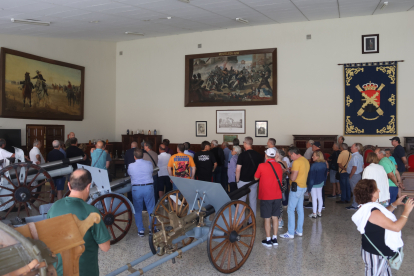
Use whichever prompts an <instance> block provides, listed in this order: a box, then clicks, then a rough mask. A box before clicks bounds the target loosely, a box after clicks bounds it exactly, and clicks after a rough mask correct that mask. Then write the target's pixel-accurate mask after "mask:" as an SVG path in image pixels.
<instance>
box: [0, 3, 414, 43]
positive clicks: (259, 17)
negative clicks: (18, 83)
mask: <svg viewBox="0 0 414 276" xmlns="http://www.w3.org/2000/svg"><path fill="white" fill-rule="evenodd" d="M385 1H387V0H385ZM388 2H389V4H388V5H387V6H384V7H383V8H382V9H381V7H382V6H383V3H384V0H190V3H183V2H181V1H179V0H0V34H13V35H30V36H42V37H60V38H69V39H90V40H102V41H126V40H132V39H142V38H147V37H157V36H167V35H176V34H184V33H192V32H202V31H212V30H219V29H228V28H242V27H246V26H257V25H265V24H280V23H288V22H300V21H313V20H323V19H331V18H342V17H352V16H366V15H377V14H384V13H394V12H405V11H414V0H388ZM167 17H171V19H167ZM236 17H241V18H243V19H246V20H248V21H249V23H248V24H244V23H240V22H237V21H236V20H235V18H236ZM11 18H16V19H35V20H40V21H48V22H51V24H50V26H35V25H29V24H21V23H12V22H11V20H10V19H11ZM127 31H129V32H139V33H144V34H145V36H135V35H126V34H125V32H127Z"/></svg>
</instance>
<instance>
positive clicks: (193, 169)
mask: <svg viewBox="0 0 414 276" xmlns="http://www.w3.org/2000/svg"><path fill="white" fill-rule="evenodd" d="M195 173H196V167H195V166H194V167H191V179H194V177H195Z"/></svg>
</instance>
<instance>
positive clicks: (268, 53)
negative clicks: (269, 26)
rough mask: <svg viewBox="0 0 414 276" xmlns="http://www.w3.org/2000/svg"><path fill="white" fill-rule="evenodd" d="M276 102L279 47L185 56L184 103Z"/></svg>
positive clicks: (192, 104) (231, 104)
mask: <svg viewBox="0 0 414 276" xmlns="http://www.w3.org/2000/svg"><path fill="white" fill-rule="evenodd" d="M275 104H277V49H276V48H270V49H258V50H246V51H231V52H218V53H209V54H198V55H186V56H185V102H184V106H186V107H190V106H245V105H275Z"/></svg>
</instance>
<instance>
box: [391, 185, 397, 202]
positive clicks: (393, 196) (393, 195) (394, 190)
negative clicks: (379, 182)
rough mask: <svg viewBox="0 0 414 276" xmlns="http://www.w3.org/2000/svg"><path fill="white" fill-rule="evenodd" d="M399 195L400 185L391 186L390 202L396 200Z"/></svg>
mask: <svg viewBox="0 0 414 276" xmlns="http://www.w3.org/2000/svg"><path fill="white" fill-rule="evenodd" d="M397 197H398V187H390V204H391V203H393V202H395V201H396V200H397Z"/></svg>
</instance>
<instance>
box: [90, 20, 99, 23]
mask: <svg viewBox="0 0 414 276" xmlns="http://www.w3.org/2000/svg"><path fill="white" fill-rule="evenodd" d="M99 22H101V21H99V20H93V21H89V23H99Z"/></svg>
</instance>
